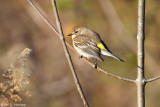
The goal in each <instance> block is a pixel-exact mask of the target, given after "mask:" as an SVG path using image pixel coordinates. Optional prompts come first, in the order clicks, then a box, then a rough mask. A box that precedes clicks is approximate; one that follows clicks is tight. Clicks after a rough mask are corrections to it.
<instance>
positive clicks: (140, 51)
mask: <svg viewBox="0 0 160 107" xmlns="http://www.w3.org/2000/svg"><path fill="white" fill-rule="evenodd" d="M144 29H145V0H138V29H137V30H138V32H137V63H138V67H137V79H136V81H137V102H138V107H145V75H144V39H145V31H144Z"/></svg>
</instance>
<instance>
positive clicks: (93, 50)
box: [73, 35, 103, 61]
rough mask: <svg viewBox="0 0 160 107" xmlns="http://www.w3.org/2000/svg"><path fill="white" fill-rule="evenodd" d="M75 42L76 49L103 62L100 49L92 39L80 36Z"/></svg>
mask: <svg viewBox="0 0 160 107" xmlns="http://www.w3.org/2000/svg"><path fill="white" fill-rule="evenodd" d="M73 41H74V44H75V46H76V47H78V48H80V49H81V50H82V51H84V52H86V53H88V54H90V55H93V56H94V57H96V58H97V59H99V60H102V61H103V59H102V58H101V57H100V51H101V50H100V48H99V47H97V45H96V43H95V42H94V41H93V40H92V39H91V38H90V37H87V36H85V35H79V36H76V37H75V38H74V39H73Z"/></svg>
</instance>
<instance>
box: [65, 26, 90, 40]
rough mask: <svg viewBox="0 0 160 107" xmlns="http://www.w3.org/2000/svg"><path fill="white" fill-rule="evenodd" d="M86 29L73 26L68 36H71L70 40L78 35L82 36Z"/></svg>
mask: <svg viewBox="0 0 160 107" xmlns="http://www.w3.org/2000/svg"><path fill="white" fill-rule="evenodd" d="M86 29H87V28H86V27H84V26H75V27H74V28H73V29H72V32H71V33H70V34H69V35H68V36H72V38H74V37H76V36H78V35H81V34H84V33H85V31H86Z"/></svg>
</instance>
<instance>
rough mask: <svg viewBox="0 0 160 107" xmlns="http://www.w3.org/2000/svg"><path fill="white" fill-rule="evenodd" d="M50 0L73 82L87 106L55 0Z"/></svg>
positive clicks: (87, 106)
mask: <svg viewBox="0 0 160 107" xmlns="http://www.w3.org/2000/svg"><path fill="white" fill-rule="evenodd" d="M51 1H52V6H53V11H54V14H55V17H56V24H57V27H58V31H59V34H60V39H61V42H62V44H63V47H64V51H65V54H66V58H67V60H68V63H69V66H70V68H71V71H72V74H73V78H74V82H75V84H76V87H77V90H78V92H79V94H80V96H81V99H82V101H83V104H84V106H85V107H89V105H88V102H87V99H86V98H85V95H84V92H83V89H82V87H81V84H80V82H79V80H78V76H77V74H76V70H75V68H74V65H73V62H72V59H71V56H70V53H69V51H68V48H67V45H66V42H65V38H64V34H63V29H62V25H61V21H60V18H59V14H58V10H57V6H56V1H55V0H51Z"/></svg>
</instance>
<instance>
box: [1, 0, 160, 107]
mask: <svg viewBox="0 0 160 107" xmlns="http://www.w3.org/2000/svg"><path fill="white" fill-rule="evenodd" d="M34 3H35V1H34ZM137 3H138V1H137V0H57V6H58V10H59V15H60V19H61V23H62V26H63V30H64V34H65V36H66V40H67V41H68V42H69V43H70V44H71V45H72V42H71V38H70V37H67V34H69V33H70V32H71V29H72V27H74V26H76V25H83V26H87V27H89V28H90V29H93V30H95V31H96V32H98V33H99V34H100V35H101V38H102V39H103V41H104V42H105V43H106V44H107V45H108V47H109V49H110V50H111V51H112V52H113V53H114V54H115V55H117V56H118V57H120V58H122V59H123V60H124V61H125V62H124V63H121V62H119V61H117V60H115V59H113V58H110V57H105V56H104V57H103V58H104V60H105V61H104V62H98V66H99V67H101V68H103V69H104V70H107V71H109V72H111V73H114V74H117V75H120V76H124V77H128V78H132V79H135V78H136V75H137V57H136V51H137V50H136V46H137V45H136V35H137ZM35 4H36V5H37V6H38V7H39V8H40V9H41V11H42V12H43V13H44V14H45V15H46V17H47V18H48V19H49V20H50V21H51V23H52V24H53V25H54V26H55V27H56V23H55V18H54V14H53V10H52V5H51V1H50V0H45V1H44V0H36V3H35ZM159 4H160V1H159V0H151V1H147V2H146V26H145V32H146V38H145V49H146V53H145V57H146V58H145V75H146V78H152V77H155V76H158V75H160V73H159V68H160V67H159V64H160V60H159V59H160V54H159V53H160V45H159V41H160V30H159V28H160V6H159ZM56 28H57V27H56ZM25 48H31V49H32V53H31V54H30V56H29V58H28V60H27V62H26V63H27V67H28V68H29V69H28V70H30V72H31V73H30V75H31V81H30V87H29V89H28V90H29V91H30V93H31V96H30V97H28V96H22V102H21V103H22V104H26V106H27V107H83V103H82V101H81V99H80V96H79V93H78V91H77V89H76V86H75V84H74V81H73V77H72V74H71V71H70V68H69V66H68V62H67V60H66V58H65V54H64V50H63V47H62V44H61V41H60V39H59V37H58V36H57V35H56V33H55V32H54V31H52V30H51V28H50V27H49V26H48V25H47V24H46V23H45V22H44V21H43V19H42V17H41V16H40V15H39V14H38V13H37V12H36V11H35V10H34V9H33V7H31V5H30V4H29V3H28V2H27V0H12V1H7V0H1V1H0V59H1V60H0V72H1V73H0V75H2V72H3V71H4V70H7V69H8V68H9V67H10V66H11V64H12V62H13V61H14V60H15V57H16V56H17V55H18V54H19V53H20V52H21V51H22V50H23V49H25ZM69 51H70V53H71V56H72V59H73V63H74V65H75V68H76V71H77V74H78V77H79V80H80V83H81V85H82V87H83V90H84V93H85V95H86V98H87V100H88V102H89V105H90V106H91V107H136V106H137V98H136V97H137V96H136V86H135V84H132V83H128V82H125V81H120V80H118V79H114V78H112V77H109V76H107V75H104V74H103V73H101V72H97V70H95V69H93V68H92V67H91V66H89V65H88V64H87V63H86V62H85V61H84V60H82V59H79V56H78V54H76V53H75V52H74V51H73V50H71V49H69ZM159 90H160V80H158V81H155V82H152V83H148V84H147V85H146V107H159V105H160V102H159V99H160V94H159Z"/></svg>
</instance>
